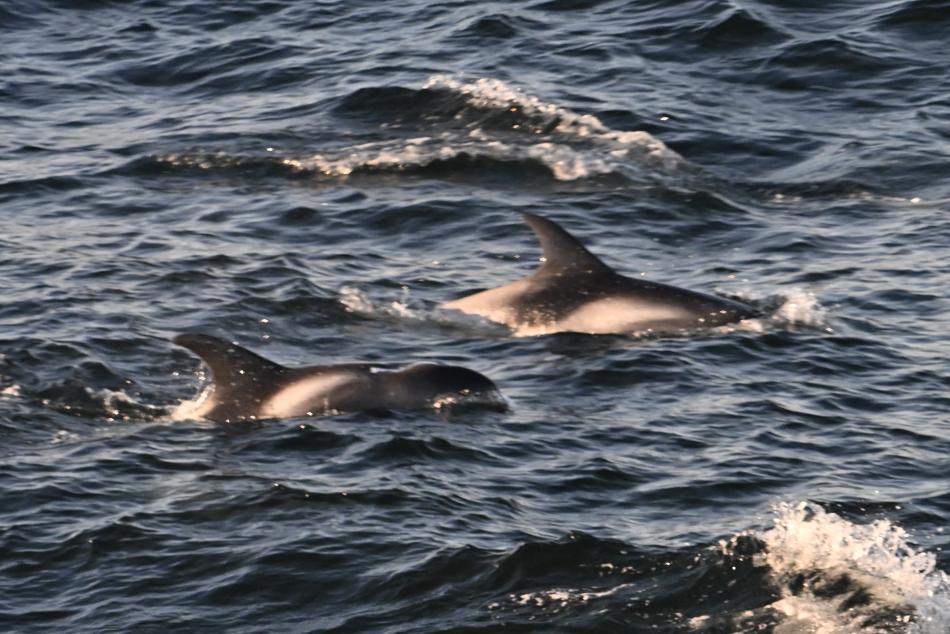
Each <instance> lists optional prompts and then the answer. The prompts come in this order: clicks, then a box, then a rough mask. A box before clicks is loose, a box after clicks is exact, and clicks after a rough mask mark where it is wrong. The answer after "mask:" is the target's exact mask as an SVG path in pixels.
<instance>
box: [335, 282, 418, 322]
mask: <svg viewBox="0 0 950 634" xmlns="http://www.w3.org/2000/svg"><path fill="white" fill-rule="evenodd" d="M340 303H341V304H343V307H344V308H345V309H346V310H347V311H348V312H351V313H357V314H361V315H367V316H379V315H384V316H388V317H399V318H401V319H423V318H424V315H422V314H421V313H420V312H419V311H416V310H414V309H413V308H411V307H410V306H409V289H408V288H407V287H403V289H402V297H401V298H400V299H398V300H389V301H383V302H375V301H373V300H372V299H371V298H370V297H369V295H367V294H366V292H365V291H363V290H361V289H359V288H356V287H353V286H344V287H342V288H341V289H340Z"/></svg>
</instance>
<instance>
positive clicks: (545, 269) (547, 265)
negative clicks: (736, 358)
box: [442, 213, 759, 336]
mask: <svg viewBox="0 0 950 634" xmlns="http://www.w3.org/2000/svg"><path fill="white" fill-rule="evenodd" d="M524 220H525V222H527V223H528V226H530V227H531V229H532V230H533V231H534V233H535V234H536V235H537V237H538V240H539V241H540V242H541V248H542V249H543V251H544V258H543V264H541V266H540V267H539V268H538V269H537V270H536V271H534V273H532V274H530V275H528V276H527V277H524V278H522V279H520V280H517V281H515V282H511V283H510V284H505V285H504V286H499V287H498V288H492V289H489V290H486V291H482V292H480V293H475V294H473V295H468V296H466V297H462V298H460V299H456V300H454V301H450V302H446V303H445V304H442V307H443V308H449V309H454V310H460V311H462V312H463V313H467V314H470V315H480V316H482V317H486V318H488V319H490V320H492V321H496V322H498V323H502V324H505V325H507V326H509V327H511V328H512V329H513V330H514V331H515V334H516V335H521V336H531V335H542V334H549V333H554V332H579V333H588V334H648V333H670V332H682V331H689V330H694V329H697V328H709V327H715V326H722V325H725V324H729V323H734V322H738V321H741V320H743V319H747V318H750V317H756V316H758V315H759V312H758V311H757V310H756V309H755V308H753V307H752V306H749V305H747V304H744V303H742V302H738V301H735V300H731V299H726V298H724V297H716V296H713V295H706V294H705V293H697V292H695V291H690V290H686V289H684V288H678V287H676V286H669V285H667V284H660V283H659V282H650V281H647V280H642V279H632V278H629V277H625V276H623V275H620V274H619V273H616V272H615V271H614V270H613V269H611V268H610V267H609V266H607V265H606V264H604V263H603V262H601V261H600V259H599V258H598V257H597V256H595V255H594V254H592V253H591V252H590V251H588V250H587V249H586V248H584V245H582V244H581V243H580V242H578V240H577V239H576V238H574V236H572V235H571V234H569V233H568V232H567V231H565V230H564V229H563V228H561V226H560V225H558V224H557V223H555V222H552V221H551V220H547V219H546V218H542V217H541V216H536V215H534V214H529V213H525V214H524Z"/></svg>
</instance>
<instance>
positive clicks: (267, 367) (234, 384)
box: [173, 334, 504, 423]
mask: <svg viewBox="0 0 950 634" xmlns="http://www.w3.org/2000/svg"><path fill="white" fill-rule="evenodd" d="M174 341H175V343H177V344H178V345H179V346H182V347H185V348H187V349H189V350H191V351H192V352H194V353H195V354H196V355H198V356H199V357H201V360H202V361H204V362H205V364H207V365H208V367H209V368H211V374H212V378H213V381H212V384H211V386H210V388H208V389H207V390H205V392H204V393H203V394H202V395H201V396H200V397H199V398H198V401H197V403H196V404H194V405H193V406H192V407H189V408H187V409H186V410H185V411H184V412H182V411H179V412H176V414H174V415H173V417H174V418H184V417H187V418H204V419H207V420H211V421H215V422H220V423H229V422H235V421H242V420H260V419H265V418H286V417H292V416H315V415H321V414H337V413H341V412H354V411H362V410H393V409H421V408H426V407H436V408H438V407H442V406H451V405H453V404H456V403H460V404H465V405H478V406H485V407H490V408H492V409H504V400H503V399H502V397H501V395H500V393H499V392H498V388H497V387H495V384H494V383H492V382H491V380H489V379H488V378H487V377H485V376H483V375H481V374H479V373H478V372H475V371H474V370H469V369H468V368H463V367H459V366H452V365H436V364H433V363H416V364H413V365H409V366H406V367H403V368H400V369H398V370H385V369H382V368H380V367H378V366H374V365H371V364H361V363H352V364H343V365H314V366H307V367H302V368H288V367H285V366H282V365H279V364H277V363H274V362H273V361H269V360H268V359H265V358H263V357H261V356H258V355H256V354H254V353H253V352H251V351H250V350H247V349H245V348H242V347H240V346H238V345H236V344H233V343H230V342H228V341H225V340H224V339H219V338H217V337H212V336H210V335H198V334H188V335H179V336H177V337H175V340H174Z"/></svg>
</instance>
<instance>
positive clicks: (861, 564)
mask: <svg viewBox="0 0 950 634" xmlns="http://www.w3.org/2000/svg"><path fill="white" fill-rule="evenodd" d="M776 514H777V516H776V519H775V523H774V525H773V527H772V528H770V529H768V530H766V531H765V532H763V533H762V534H761V535H759V537H760V538H761V539H762V541H763V542H764V543H765V546H766V551H765V552H764V553H763V554H762V555H761V556H760V557H761V559H762V561H763V562H764V563H765V564H767V565H768V566H769V568H770V569H771V571H772V575H773V576H774V578H775V580H776V582H777V584H778V585H779V587H781V588H783V597H782V598H781V599H780V600H779V601H777V602H775V603H774V604H773V605H772V608H773V609H775V610H777V611H778V612H780V613H782V614H783V615H785V617H786V623H788V627H791V624H792V623H794V624H795V627H801V628H802V629H801V631H808V632H821V633H823V634H844V633H846V632H854V631H861V632H868V633H874V632H907V633H912V634H937V633H943V634H945V632H946V631H947V630H946V627H947V623H950V577H948V576H947V574H946V573H944V572H942V571H940V570H939V569H937V567H936V557H934V555H933V554H931V553H927V552H920V551H918V550H916V549H915V548H914V547H913V546H912V545H911V544H910V543H908V536H907V533H906V532H905V531H904V529H902V528H901V527H900V526H897V525H895V524H893V523H891V522H890V521H888V520H886V519H879V520H876V521H874V522H871V523H870V524H855V523H852V522H850V521H848V520H847V519H845V518H843V517H841V516H839V515H837V514H835V513H830V512H828V511H826V510H824V509H823V508H822V507H820V506H819V505H817V504H814V503H811V502H799V503H782V504H779V505H778V506H777V507H776ZM796 579H797V580H798V584H799V585H800V586H801V587H800V588H799V589H798V590H797V591H795V592H792V591H790V590H789V587H790V583H794V582H795V580H796ZM845 579H846V580H848V581H849V582H851V583H853V584H855V585H856V586H858V587H859V588H860V592H861V595H860V600H857V601H855V600H854V596H855V592H851V591H846V592H842V593H838V594H836V593H834V592H827V591H822V586H825V590H827V588H828V587H834V584H835V583H836V582H837V583H839V584H841V583H842V580H845ZM790 631H791V630H790ZM795 631H799V630H797V629H796V630H795Z"/></svg>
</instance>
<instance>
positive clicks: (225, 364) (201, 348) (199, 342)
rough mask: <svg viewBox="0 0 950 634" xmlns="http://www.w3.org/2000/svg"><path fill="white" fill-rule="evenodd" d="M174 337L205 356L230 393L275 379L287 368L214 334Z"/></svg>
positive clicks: (221, 386) (218, 383) (218, 381)
mask: <svg viewBox="0 0 950 634" xmlns="http://www.w3.org/2000/svg"><path fill="white" fill-rule="evenodd" d="M174 341H175V343H177V344H178V345H179V346H182V347H183V348H188V349H189V350H191V351H192V352H194V353H195V354H196V355H198V356H199V357H201V360H202V361H204V362H205V363H206V364H207V366H208V367H209V368H211V375H212V377H213V379H214V385H215V387H216V388H217V389H220V390H224V391H225V392H226V393H240V392H242V391H245V390H247V389H249V388H251V386H252V385H254V384H257V383H265V384H267V383H272V382H273V381H274V380H276V379H278V378H280V377H281V376H282V375H284V374H285V373H286V372H287V368H285V367H284V366H282V365H280V364H277V363H274V362H273V361H269V360H267V359H265V358H264V357H261V356H258V355H256V354H254V353H253V352H251V351H250V350H247V349H246V348H242V347H241V346H239V345H237V344H234V343H231V342H230V341H225V340H224V339H219V338H218V337H212V336H211V335H178V336H177V337H175V339H174ZM255 391H256V390H255Z"/></svg>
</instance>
